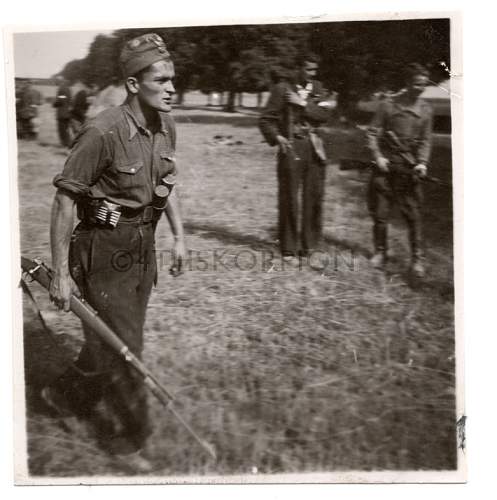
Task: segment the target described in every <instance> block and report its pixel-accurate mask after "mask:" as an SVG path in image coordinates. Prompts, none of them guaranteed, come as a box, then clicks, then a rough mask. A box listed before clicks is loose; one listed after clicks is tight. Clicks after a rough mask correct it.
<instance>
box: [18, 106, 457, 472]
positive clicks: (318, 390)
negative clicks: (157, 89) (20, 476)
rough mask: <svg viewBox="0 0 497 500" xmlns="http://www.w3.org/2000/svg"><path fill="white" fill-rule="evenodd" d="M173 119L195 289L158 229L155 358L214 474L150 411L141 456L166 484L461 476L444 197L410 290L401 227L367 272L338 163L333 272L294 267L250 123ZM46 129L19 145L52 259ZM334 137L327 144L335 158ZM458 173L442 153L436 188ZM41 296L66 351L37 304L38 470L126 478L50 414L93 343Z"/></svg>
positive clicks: (88, 437)
mask: <svg viewBox="0 0 497 500" xmlns="http://www.w3.org/2000/svg"><path fill="white" fill-rule="evenodd" d="M174 114H175V117H176V120H177V124H178V125H177V128H178V165H179V169H180V172H181V179H180V185H179V191H180V193H181V198H182V206H183V213H184V223H185V228H186V234H187V236H186V241H187V246H188V248H189V250H190V256H191V259H190V262H187V266H186V267H187V272H186V273H185V274H184V275H182V276H180V277H178V278H172V277H170V276H169V274H168V272H167V269H168V250H169V248H170V247H171V245H172V238H171V235H170V234H169V230H168V229H167V227H166V226H167V224H165V223H164V224H162V225H161V226H159V233H158V241H157V248H158V249H159V267H160V268H161V272H160V275H159V283H158V286H157V288H156V289H155V290H154V292H153V295H152V297H151V301H150V304H149V309H148V317H147V322H146V327H145V338H146V348H145V352H144V361H145V362H146V364H147V365H148V366H149V367H150V368H151V369H152V371H153V372H154V373H156V374H157V377H158V378H159V379H160V380H161V381H162V382H163V383H164V384H165V385H166V386H167V387H169V388H170V390H171V391H172V392H173V393H174V394H175V395H176V396H177V402H178V403H177V404H178V409H179V410H180V411H181V412H182V414H183V415H184V416H185V417H186V419H187V420H188V421H189V422H191V423H192V425H193V426H194V427H195V429H196V430H197V431H198V432H199V434H200V435H202V436H203V437H204V438H205V439H206V440H208V441H209V442H211V443H212V444H213V445H214V446H215V448H216V450H217V453H218V460H217V461H216V462H214V461H213V460H212V459H210V458H209V457H208V456H206V455H205V454H203V453H202V452H201V450H200V449H199V448H198V447H197V445H196V444H195V442H193V441H192V440H191V438H190V437H189V436H188V435H187V434H186V433H185V432H184V430H183V429H182V428H181V427H180V426H179V425H178V424H177V423H176V421H175V420H173V418H172V417H171V416H170V415H169V414H168V413H167V412H164V410H163V409H162V408H161V407H160V406H159V405H158V404H157V403H156V402H155V401H154V400H153V399H152V398H150V404H151V411H152V418H153V425H154V434H153V437H152V439H151V440H150V442H149V445H148V449H147V453H148V455H149V457H151V459H152V460H153V462H154V463H155V464H156V465H157V468H158V470H157V471H156V472H155V475H157V474H159V475H163V476H171V475H184V474H195V475H204V474H209V475H220V474H223V475H226V474H240V473H241V474H246V473H252V472H254V471H255V470H257V471H258V473H259V474H265V473H279V472H310V471H313V472H324V471H344V470H363V471H368V470H420V469H423V470H433V469H435V470H450V469H454V468H455V467H456V466H457V463H456V457H457V454H456V427H455V420H456V413H455V372H454V368H455V359H454V324H453V261H452V217H451V213H452V205H451V192H450V190H447V189H446V190H444V189H443V188H442V189H439V188H435V187H433V186H428V187H427V193H426V202H425V220H426V226H427V228H426V239H427V252H426V254H427V266H428V273H427V278H426V281H425V283H423V284H422V285H420V286H417V287H416V288H413V287H411V286H409V283H408V280H407V277H406V269H407V266H408V247H407V241H406V232H405V228H404V226H403V224H401V223H399V221H396V223H395V224H394V227H393V228H392V231H391V243H392V244H391V246H392V250H393V252H394V257H393V259H392V262H391V263H390V265H389V269H388V273H387V274H386V275H385V274H383V273H379V272H377V271H374V270H372V269H371V268H370V266H369V265H368V260H367V259H368V257H369V255H370V250H371V241H370V240H371V237H370V233H371V228H370V225H371V223H370V221H369V219H368V215H367V209H366V204H365V189H366V185H365V184H364V182H365V181H366V179H367V173H365V172H355V171H352V172H350V171H347V172H342V171H339V170H338V168H337V165H336V163H335V164H333V165H331V166H329V167H328V172H327V181H326V198H325V204H324V214H325V246H324V247H323V250H324V251H325V252H326V258H321V259H319V261H318V260H316V261H312V262H310V263H308V262H304V263H303V265H302V268H301V269H298V268H289V267H288V266H287V267H286V268H284V266H282V264H281V262H280V261H279V260H278V258H277V256H278V253H277V242H276V241H275V238H276V234H275V232H276V226H275V224H276V218H277V212H276V172H275V151H274V150H272V149H271V148H269V147H268V146H266V145H265V144H263V143H262V142H261V136H260V133H259V132H258V130H257V128H256V127H255V123H256V117H255V115H254V114H253V113H252V112H245V113H237V114H226V113H222V112H215V111H208V110H194V109H186V108H185V109H180V110H176V111H175V113H174ZM41 118H42V120H43V127H42V130H41V133H40V137H39V141H38V142H36V143H35V142H24V141H22V142H20V143H19V193H20V194H19V197H20V221H21V240H22V253H23V255H26V256H29V257H36V256H39V257H42V258H43V259H45V260H46V261H47V262H49V257H50V253H49V246H48V231H49V214H50V206H51V200H52V197H53V194H54V189H53V187H52V185H51V180H52V178H53V176H54V175H55V174H56V173H58V172H59V171H60V170H61V168H62V165H63V163H64V158H65V152H64V151H63V150H62V149H61V148H59V147H58V146H57V138H56V132H55V123H54V120H53V110H52V109H51V108H50V106H49V105H48V104H45V105H44V106H43V107H42V110H41ZM340 134H342V132H340V133H339V132H337V131H335V132H334V133H332V134H331V136H330V137H331V139H330V142H331V145H330V146H329V147H330V148H331V151H332V152H333V148H334V147H335V148H336V149H335V156H336V155H337V153H336V151H338V148H339V144H335V146H334V145H333V142H334V140H335V141H337V140H339V139H340V137H341V135H340ZM215 136H232V140H231V141H219V140H216V139H215ZM237 141H238V144H236V142H237ZM229 142H233V143H235V144H228V143H229ZM450 172H451V170H450V150H448V149H446V148H445V149H444V148H438V149H437V150H436V151H435V153H434V166H433V175H439V176H445V177H449V178H450ZM272 255H274V257H275V258H274V260H273V261H271V257H272ZM321 257H324V254H323V255H321ZM31 289H32V290H33V292H35V295H36V298H37V299H38V300H39V302H40V304H41V305H42V306H43V309H44V311H46V317H47V320H48V322H49V324H50V325H51V326H52V327H53V328H54V330H56V331H57V333H58V334H59V335H58V338H57V340H58V344H59V348H58V349H55V348H54V346H53V344H52V343H51V341H50V340H49V339H48V338H47V337H46V336H45V334H44V333H43V331H42V330H41V326H40V324H39V323H38V321H37V319H36V318H35V316H34V314H33V312H32V311H31V310H30V307H29V304H25V308H24V325H25V326H24V345H25V382H26V398H27V443H28V456H29V470H30V473H31V474H32V475H34V476H47V475H54V476H63V477H72V476H91V475H100V476H102V475H104V476H109V475H111V476H119V475H127V474H130V473H132V472H133V471H129V470H127V469H126V468H125V467H123V464H121V463H119V462H117V461H115V460H114V459H112V458H111V457H108V456H107V455H106V454H105V453H103V452H102V451H101V450H100V449H99V448H98V447H97V445H96V441H95V439H94V437H93V436H92V433H91V429H90V428H89V427H88V426H87V425H86V424H85V423H84V422H75V427H76V432H73V433H68V432H66V431H65V430H64V429H63V428H61V427H60V426H59V425H58V423H57V421H55V420H54V419H53V418H51V417H50V416H49V415H47V414H46V412H45V411H44V410H43V407H42V405H41V404H40V401H39V397H38V394H39V390H40V388H41V387H42V386H43V385H44V384H46V383H47V382H49V381H50V380H51V379H52V378H53V377H55V376H56V375H57V374H58V373H61V371H62V370H63V369H64V367H65V366H66V365H67V360H66V356H67V357H69V358H74V357H75V356H76V355H77V351H78V348H79V347H80V345H81V342H82V338H81V333H80V328H79V325H78V321H77V320H76V319H75V318H74V317H73V316H72V315H70V314H63V313H59V312H57V311H56V310H55V309H54V308H53V306H51V305H50V304H49V302H48V297H47V295H46V294H45V293H44V292H42V291H41V289H40V287H39V286H37V285H36V284H33V285H31ZM254 480H256V479H255V478H254Z"/></svg>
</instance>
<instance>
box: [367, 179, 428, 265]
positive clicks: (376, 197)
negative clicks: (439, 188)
mask: <svg viewBox="0 0 497 500" xmlns="http://www.w3.org/2000/svg"><path fill="white" fill-rule="evenodd" d="M421 202H422V189H421V183H420V181H419V180H418V179H415V178H414V177H413V175H412V174H409V173H407V174H406V173H397V172H395V171H392V172H390V173H387V174H382V173H379V172H374V173H373V175H372V176H371V180H370V184H369V193H368V206H369V212H370V214H371V217H372V218H373V240H374V246H375V251H376V252H386V250H387V248H388V242H387V237H388V235H387V228H388V222H389V219H390V216H391V211H392V206H393V204H394V203H396V204H397V205H398V207H399V209H400V212H401V214H402V216H403V217H404V219H405V220H406V223H407V227H408V230H409V242H410V245H411V251H412V255H413V256H420V255H421V251H422V222H421Z"/></svg>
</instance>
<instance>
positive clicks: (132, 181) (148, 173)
mask: <svg viewBox="0 0 497 500" xmlns="http://www.w3.org/2000/svg"><path fill="white" fill-rule="evenodd" d="M159 116H160V130H158V131H157V132H155V133H152V132H151V131H150V130H147V129H146V128H144V127H143V126H141V125H140V123H139V122H138V120H137V118H136V117H135V115H134V114H133V112H132V111H131V108H130V107H129V106H128V105H127V104H123V105H121V106H118V107H115V108H110V109H107V110H105V111H103V112H102V113H100V114H99V115H97V116H96V117H95V118H94V119H93V120H90V121H89V122H88V123H87V124H86V125H85V126H84V127H83V129H82V131H81V132H80V134H79V135H78V136H77V137H76V140H75V143H74V145H73V148H72V150H71V153H70V154H69V157H68V158H67V160H66V163H65V165H64V169H63V171H62V173H61V174H59V175H57V176H56V177H55V179H54V185H55V186H56V187H58V188H60V189H63V190H66V191H68V192H69V193H71V194H73V195H75V196H76V197H77V198H78V197H83V196H87V197H89V198H93V199H102V198H105V199H106V200H108V201H110V202H112V203H117V204H119V205H121V206H124V207H127V208H132V209H138V208H143V207H145V206H147V205H150V204H151V202H152V198H153V193H154V189H155V186H156V185H157V184H158V183H159V182H160V180H161V179H162V178H163V177H165V176H166V175H168V174H176V165H175V159H174V154H175V148H176V131H175V126H174V121H173V119H172V118H171V116H170V115H169V114H168V113H159Z"/></svg>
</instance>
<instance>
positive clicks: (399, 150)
mask: <svg viewBox="0 0 497 500" xmlns="http://www.w3.org/2000/svg"><path fill="white" fill-rule="evenodd" d="M385 137H386V139H387V142H388V145H389V146H390V148H392V149H393V151H394V152H395V153H396V154H398V155H399V156H400V157H401V158H402V159H403V160H404V161H405V162H406V163H407V164H408V165H409V167H411V168H414V167H415V166H416V165H417V162H416V159H415V158H414V156H413V155H412V153H411V152H410V151H409V149H408V148H407V146H406V145H405V144H404V143H403V142H402V141H401V140H400V139H399V138H398V137H397V134H396V133H395V132H394V131H393V130H387V131H386V132H385ZM420 179H422V180H424V181H427V182H431V183H433V184H439V185H440V186H445V187H450V183H448V182H445V181H443V180H442V179H439V178H438V177H433V176H431V175H425V176H424V177H420Z"/></svg>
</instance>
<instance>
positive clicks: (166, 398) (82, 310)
mask: <svg viewBox="0 0 497 500" xmlns="http://www.w3.org/2000/svg"><path fill="white" fill-rule="evenodd" d="M21 268H22V270H23V272H24V273H25V274H27V275H29V276H31V278H32V279H33V280H35V281H37V282H38V283H39V284H40V285H42V286H43V288H45V289H46V290H49V289H50V283H51V281H52V276H53V271H52V270H51V269H50V268H48V267H47V266H46V265H45V264H44V263H43V262H41V261H40V260H38V259H35V260H31V259H28V258H26V257H21ZM70 308H71V311H72V312H73V313H74V314H75V315H76V316H78V318H80V319H81V321H82V322H83V323H85V324H87V325H88V326H89V327H90V328H91V329H92V330H93V331H95V333H97V335H99V336H100V338H101V339H102V340H104V342H106V343H107V344H108V345H109V346H110V347H111V348H112V349H113V350H114V351H115V352H116V353H118V354H119V355H120V356H121V357H122V358H124V360H125V361H126V362H127V363H129V364H130V366H131V367H132V368H133V369H134V370H135V371H136V372H138V373H139V374H140V375H141V376H142V377H143V382H144V384H145V386H146V387H147V388H148V389H149V390H150V392H151V393H152V394H153V395H154V396H155V397H156V398H157V399H158V400H159V401H160V403H161V404H162V405H163V406H165V407H166V408H167V409H168V410H169V411H171V413H172V414H173V415H174V416H175V417H176V419H177V420H178V421H179V422H180V423H181V424H182V425H183V427H185V428H186V430H187V431H188V432H189V433H190V435H191V436H192V437H193V438H194V439H195V440H196V441H197V443H198V444H199V445H200V446H201V447H202V448H203V449H204V450H205V451H206V452H207V453H209V455H210V456H211V457H212V458H214V459H216V453H215V451H214V449H213V447H212V445H210V444H209V443H207V442H206V441H204V440H203V439H201V438H200V437H199V436H198V434H197V433H196V432H195V431H194V430H193V429H192V427H191V426H190V425H189V424H188V423H187V422H185V420H184V419H183V418H182V417H181V415H179V413H178V412H177V411H176V410H175V408H174V407H173V406H172V403H173V400H174V398H173V396H172V394H171V393H170V392H169V391H168V390H167V389H166V388H165V387H164V386H163V385H162V384H161V383H160V382H159V381H158V380H157V379H156V378H155V377H154V375H153V374H152V373H151V372H150V371H149V370H148V368H147V367H146V366H145V365H144V364H143V362H142V361H141V360H140V359H138V358H137V357H136V356H135V355H134V354H133V353H132V352H131V351H130V350H129V348H128V346H127V345H126V344H125V343H124V342H123V341H122V340H121V339H120V338H119V337H118V336H117V335H116V334H115V333H114V331H113V330H112V329H111V328H109V326H107V324H106V323H105V322H104V321H103V320H102V319H101V318H100V317H99V316H98V312H97V311H95V309H93V308H92V307H91V306H90V304H88V302H86V301H85V300H84V299H81V298H79V297H76V296H75V295H72V296H71V299H70Z"/></svg>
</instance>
